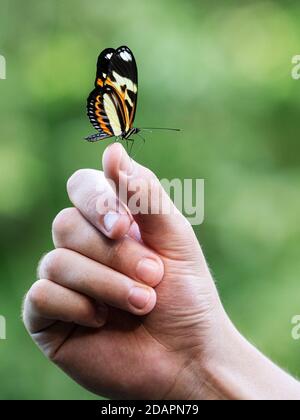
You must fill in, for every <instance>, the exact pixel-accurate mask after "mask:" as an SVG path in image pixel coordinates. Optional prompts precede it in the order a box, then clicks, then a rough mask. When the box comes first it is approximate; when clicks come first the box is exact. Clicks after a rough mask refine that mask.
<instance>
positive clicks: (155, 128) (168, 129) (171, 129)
mask: <svg viewBox="0 0 300 420" xmlns="http://www.w3.org/2000/svg"><path fill="white" fill-rule="evenodd" d="M153 130H165V131H181V129H180V128H165V127H152V128H148V127H145V128H141V131H153Z"/></svg>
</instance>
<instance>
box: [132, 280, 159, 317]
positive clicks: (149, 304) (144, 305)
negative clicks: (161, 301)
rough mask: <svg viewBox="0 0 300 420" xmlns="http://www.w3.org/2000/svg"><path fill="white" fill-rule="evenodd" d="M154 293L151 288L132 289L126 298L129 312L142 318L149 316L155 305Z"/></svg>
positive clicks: (155, 297)
mask: <svg viewBox="0 0 300 420" xmlns="http://www.w3.org/2000/svg"><path fill="white" fill-rule="evenodd" d="M156 300H157V296H156V292H155V290H154V289H153V288H151V287H133V288H132V289H131V292H130V294H129V297H128V302H129V305H130V307H131V312H133V313H134V314H135V315H139V316H143V315H147V314H149V313H150V312H151V311H152V310H153V309H154V307H155V305H156Z"/></svg>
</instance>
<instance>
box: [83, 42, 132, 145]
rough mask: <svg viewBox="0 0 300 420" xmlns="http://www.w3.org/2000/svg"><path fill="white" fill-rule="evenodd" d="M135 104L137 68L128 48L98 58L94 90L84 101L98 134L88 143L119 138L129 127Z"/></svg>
mask: <svg viewBox="0 0 300 420" xmlns="http://www.w3.org/2000/svg"><path fill="white" fill-rule="evenodd" d="M136 102H137V67H136V62H135V59H134V56H133V54H132V52H131V51H130V50H129V48H127V47H120V48H118V49H117V50H113V49H112V48H108V49H106V50H104V51H102V53H101V54H100V55H99V57H98V62H97V74H96V80H95V89H94V90H93V91H92V92H91V93H90V95H89V97H88V99H87V115H88V117H89V119H90V121H91V123H92V125H93V126H94V128H95V129H96V130H98V133H97V134H96V135H92V136H89V137H86V140H88V141H97V140H102V139H105V138H108V137H112V136H120V135H122V134H123V133H126V132H128V131H129V130H130V129H131V128H132V124H133V121H134V116H135V110H136Z"/></svg>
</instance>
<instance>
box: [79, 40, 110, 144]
mask: <svg viewBox="0 0 300 420" xmlns="http://www.w3.org/2000/svg"><path fill="white" fill-rule="evenodd" d="M114 52H115V50H114V49H113V48H107V49H105V50H104V51H102V52H101V54H100V55H99V57H98V61H97V73H96V80H95V89H94V90H93V91H92V92H91V93H90V95H89V97H88V99H87V115H88V117H89V119H90V122H91V124H92V125H93V127H94V128H95V129H96V130H97V131H98V133H97V135H91V136H88V137H86V140H89V141H96V140H101V139H105V138H107V137H111V136H113V135H114V133H113V131H112V128H111V126H110V124H109V120H108V118H107V115H106V114H105V111H104V109H103V86H104V82H105V79H106V77H107V73H108V68H109V63H110V60H111V57H112V55H113V53H114Z"/></svg>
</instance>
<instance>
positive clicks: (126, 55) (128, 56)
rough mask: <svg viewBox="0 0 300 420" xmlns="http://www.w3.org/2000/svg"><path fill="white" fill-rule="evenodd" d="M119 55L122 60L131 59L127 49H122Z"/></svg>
mask: <svg viewBox="0 0 300 420" xmlns="http://www.w3.org/2000/svg"><path fill="white" fill-rule="evenodd" d="M120 57H121V58H122V60H124V61H132V57H131V55H130V54H129V52H128V51H122V52H121V53H120Z"/></svg>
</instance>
